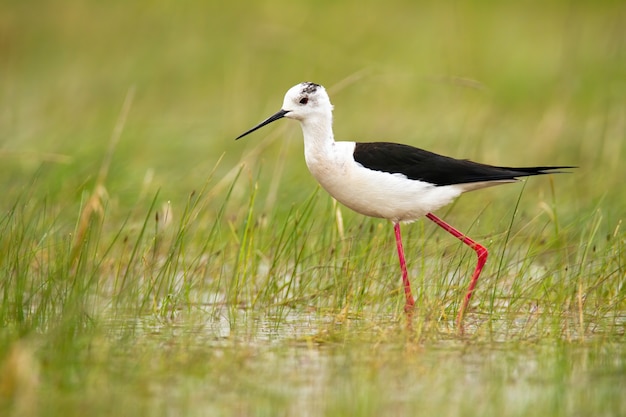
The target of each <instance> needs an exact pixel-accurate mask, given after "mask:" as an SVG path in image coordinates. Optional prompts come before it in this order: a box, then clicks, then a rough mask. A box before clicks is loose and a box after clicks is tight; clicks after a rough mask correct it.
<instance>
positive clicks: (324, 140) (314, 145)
mask: <svg viewBox="0 0 626 417" xmlns="http://www.w3.org/2000/svg"><path fill="white" fill-rule="evenodd" d="M300 125H301V126H302V134H303V135H304V154H305V156H306V157H307V159H308V158H309V157H313V158H315V156H316V155H319V154H325V153H327V152H329V151H330V150H331V149H332V146H333V144H334V143H335V138H334V136H333V121H332V115H322V116H319V117H309V118H307V119H306V120H302V121H301V122H300Z"/></svg>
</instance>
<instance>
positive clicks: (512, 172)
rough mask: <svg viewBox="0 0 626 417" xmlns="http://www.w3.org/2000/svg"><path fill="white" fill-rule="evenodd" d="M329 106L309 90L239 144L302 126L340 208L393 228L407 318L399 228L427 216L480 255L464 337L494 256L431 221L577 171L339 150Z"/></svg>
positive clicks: (371, 146)
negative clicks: (485, 195) (445, 211)
mask: <svg viewBox="0 0 626 417" xmlns="http://www.w3.org/2000/svg"><path fill="white" fill-rule="evenodd" d="M332 110H333V106H332V104H331V103H330V98H329V97H328V94H327V93H326V90H325V89H324V87H322V86H321V85H319V84H315V83H311V82H304V83H301V84H298V85H296V86H294V87H292V88H290V89H289V91H287V94H286V95H285V98H284V101H283V105H282V108H281V110H280V111H278V112H277V113H276V114H274V115H273V116H270V117H269V118H268V119H266V120H264V121H263V122H261V123H259V124H258V125H257V126H255V127H253V128H252V129H250V130H248V131H247V132H245V133H243V134H241V135H240V136H238V137H237V139H240V138H242V137H244V136H246V135H248V134H250V133H252V132H254V131H255V130H257V129H260V128H261V127H263V126H265V125H267V124H269V123H272V122H274V121H276V120H278V119H281V118H283V117H286V118H288V119H295V120H297V121H299V122H300V125H301V126H302V133H303V134H304V158H305V160H306V165H307V167H308V168H309V171H310V172H311V174H313V176H314V177H315V179H316V180H317V181H318V182H319V183H320V184H321V186H322V187H323V188H324V189H325V190H326V191H327V192H328V193H329V194H330V195H331V196H333V197H334V198H335V199H336V200H337V201H339V202H340V203H342V204H344V205H345V206H347V207H349V208H351V209H352V210H354V211H356V212H357V213H361V214H364V215H366V216H371V217H379V218H383V219H389V220H391V222H393V225H394V231H395V237H396V246H397V249H398V257H399V258H400V268H401V271H402V283H403V287H404V294H405V298H406V302H405V306H404V310H405V311H406V312H407V314H409V315H410V314H411V312H412V311H413V308H414V305H415V300H414V299H413V295H412V293H411V284H410V282H409V278H408V273H407V268H406V261H405V257H404V249H403V247H402V238H401V235H400V222H409V221H413V220H416V219H418V218H420V217H422V216H426V217H427V218H428V219H430V220H432V221H433V222H435V223H436V224H437V225H438V226H440V227H442V228H443V229H445V230H446V231H447V232H449V233H451V234H452V235H453V236H455V237H456V238H458V239H460V240H461V241H462V242H463V243H465V244H466V245H467V246H469V247H470V248H472V249H473V250H474V251H476V255H477V256H478V262H477V264H476V268H475V270H474V274H473V275H472V278H471V280H470V284H469V288H468V290H467V293H466V294H465V298H464V299H463V302H462V303H461V306H460V308H459V312H458V315H457V325H458V326H459V328H460V329H461V330H462V320H463V315H464V313H465V310H466V308H467V306H468V304H469V301H470V298H471V297H472V293H473V291H474V288H475V287H476V283H477V282H478V277H479V276H480V272H481V271H482V269H483V266H484V265H485V262H486V261H487V255H488V252H487V249H486V248H485V247H484V246H482V245H481V244H479V243H477V242H475V241H473V240H472V239H470V238H469V237H467V236H465V235H464V234H463V233H461V232H459V231H458V230H456V229H455V228H454V227H452V226H450V225H449V224H447V223H445V222H444V221H443V220H441V219H440V218H438V217H437V216H435V215H434V214H432V212H433V211H435V210H437V209H439V208H441V207H443V206H445V205H446V204H449V203H450V202H452V201H453V200H454V199H455V198H456V197H458V196H459V195H461V194H462V193H464V192H466V191H473V190H477V189H480V188H485V187H490V186H492V185H498V184H503V183H508V182H514V181H516V180H517V178H519V177H527V176H531V175H542V174H550V173H558V172H559V171H555V170H558V169H564V168H574V167H570V166H541V167H527V168H511V167H499V166H491V165H486V164H481V163H477V162H472V161H468V160H462V159H455V158H450V157H447V156H442V155H438V154H435V153H432V152H428V151H425V150H423V149H418V148H415V147H412V146H409V145H402V144H398V143H390V142H335V138H334V136H333V129H332V121H333V116H332Z"/></svg>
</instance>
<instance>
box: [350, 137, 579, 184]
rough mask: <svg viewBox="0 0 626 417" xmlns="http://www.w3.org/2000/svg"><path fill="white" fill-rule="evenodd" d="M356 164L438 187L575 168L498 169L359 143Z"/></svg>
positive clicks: (381, 144)
mask: <svg viewBox="0 0 626 417" xmlns="http://www.w3.org/2000/svg"><path fill="white" fill-rule="evenodd" d="M354 160H355V161H356V162H358V163H359V164H361V165H363V166H364V167H366V168H369V169H372V170H375V171H383V172H389V173H394V174H395V173H398V174H404V175H406V176H407V177H408V178H409V179H412V180H420V181H425V182H428V183H431V184H435V185H439V186H442V185H452V184H466V183H472V182H482V181H498V180H513V179H516V178H518V177H527V176H531V175H543V174H556V173H559V172H562V171H555V170H559V169H567V168H575V167H573V166H541V167H523V168H512V167H499V166H492V165H486V164H481V163H478V162H472V161H469V160H467V159H455V158H450V157H448V156H443V155H438V154H436V153H433V152H429V151H425V150H423V149H419V148H415V147H413V146H409V145H403V144H399V143H390V142H357V143H356V147H355V148H354Z"/></svg>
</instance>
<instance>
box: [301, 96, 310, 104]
mask: <svg viewBox="0 0 626 417" xmlns="http://www.w3.org/2000/svg"><path fill="white" fill-rule="evenodd" d="M308 102H309V98H308V97H302V98H301V99H300V104H306V103H308Z"/></svg>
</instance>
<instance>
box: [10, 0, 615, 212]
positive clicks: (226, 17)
mask: <svg viewBox="0 0 626 417" xmlns="http://www.w3.org/2000/svg"><path fill="white" fill-rule="evenodd" d="M624 10H625V7H624V4H623V2H619V1H614V2H610V1H596V2H594V1H588V2H583V1H551V2H543V1H527V2H495V1H466V2H461V1H455V2H438V1H422V2H414V1H402V0H390V1H387V2H384V3H382V2H376V1H343V2H335V1H316V2H293V1H258V2H240V1H230V2H217V1H210V2H201V1H183V2H168V1H154V2H137V1H135V2H128V1H108V2H96V1H73V0H68V1H62V2H57V1H4V2H2V4H1V5H0V162H1V167H0V187H1V189H2V190H3V194H4V195H5V199H4V201H3V202H2V203H1V204H2V205H3V206H5V207H6V206H7V205H10V204H11V200H12V199H11V198H10V197H11V196H13V195H18V194H19V193H20V190H23V187H26V186H27V184H31V181H32V179H33V177H34V176H37V178H38V180H37V182H36V183H37V184H38V185H37V188H36V190H37V192H36V193H35V194H38V195H41V193H45V195H46V196H47V197H48V198H49V199H51V201H55V200H57V199H59V198H61V199H62V200H63V201H64V202H65V203H66V204H67V203H71V202H72V201H74V202H78V201H79V200H80V195H81V191H82V190H84V189H85V188H90V187H92V186H93V182H94V181H95V177H96V175H97V172H98V167H99V166H100V163H101V160H102V158H103V155H104V153H105V151H106V149H107V147H108V143H109V138H110V136H111V132H112V130H113V128H114V125H115V122H116V119H117V118H118V115H119V113H120V109H121V107H122V103H123V101H124V97H125V96H126V94H127V92H128V91H129V89H130V88H131V87H134V88H135V92H136V93H135V97H134V100H133V102H132V107H131V109H130V112H129V113H128V118H127V122H126V125H125V127H124V131H123V134H122V137H121V139H120V141H119V144H118V146H117V148H116V150H115V154H114V157H113V162H112V166H111V170H110V173H109V178H108V179H107V190H108V192H109V194H110V195H111V196H113V197H114V198H115V199H116V200H118V201H119V202H120V204H122V207H124V206H126V205H130V204H133V203H134V202H135V200H136V195H137V193H138V190H147V191H149V192H154V191H155V190H156V189H160V190H161V198H162V199H164V200H173V201H176V200H177V199H179V198H183V197H186V196H187V195H188V194H189V193H190V192H191V191H192V190H194V189H197V188H199V187H201V185H202V184H203V182H204V181H205V179H206V178H207V177H208V176H209V174H210V172H211V171H212V170H213V169H214V167H215V164H216V163H217V161H218V159H219V158H220V156H222V155H224V159H223V160H222V161H221V163H220V165H219V167H218V168H217V178H219V177H220V176H221V175H225V174H226V173H227V172H229V171H230V170H231V169H232V168H233V167H234V166H236V165H237V164H238V163H239V162H240V161H241V160H242V158H244V160H246V161H247V167H248V168H249V172H250V173H251V175H253V176H256V172H257V169H258V166H261V167H262V174H260V176H259V178H260V179H261V195H263V194H264V193H265V192H266V191H267V187H269V183H271V182H274V186H277V187H278V198H279V199H281V201H282V200H283V199H287V200H286V201H288V202H289V203H292V202H294V201H299V200H301V199H302V198H303V197H304V196H305V195H308V193H309V192H310V191H311V190H312V189H313V187H315V183H314V181H313V179H312V178H309V176H308V173H307V172H306V167H305V166H304V163H303V159H302V145H301V136H300V132H299V128H298V127H297V125H296V124H295V123H288V122H283V123H284V124H288V125H289V127H283V128H284V129H286V130H285V131H284V132H282V133H281V135H280V138H279V139H280V140H268V141H265V142H263V146H264V147H266V148H264V149H263V150H261V151H260V152H259V153H258V154H254V153H253V155H254V156H253V157H252V158H247V159H246V157H245V155H246V154H247V152H250V151H251V150H253V149H254V148H255V147H256V146H259V144H260V143H261V142H262V141H263V138H264V137H265V136H266V135H270V134H271V133H272V130H271V129H272V128H266V129H264V130H263V131H261V132H262V133H258V134H256V135H255V136H253V137H248V138H246V139H245V140H242V141H240V142H234V140H233V138H234V137H236V136H237V135H238V134H239V133H241V132H243V131H244V130H245V129H247V128H249V127H251V126H252V125H253V124H255V123H257V122H258V121H260V120H262V119H263V118H265V117H266V116H268V115H269V114H272V113H273V112H274V111H276V110H277V109H278V108H279V106H280V104H281V103H282V97H283V94H284V92H285V91H286V90H287V89H288V88H289V87H291V86H292V85H294V84H296V83H298V82H301V81H305V80H310V81H315V82H318V83H321V84H324V85H325V86H326V87H327V88H328V89H329V90H330V93H331V99H332V101H333V103H334V104H335V109H336V111H335V121H336V123H335V133H336V138H337V139H338V140H361V141H375V140H391V141H397V142H405V143H409V144H412V145H414V146H419V147H423V148H426V149H429V150H432V151H435V152H439V153H443V154H447V155H451V156H455V157H459V158H470V159H476V160H480V161H483V162H486V163H492V164H500V165H541V164H572V165H579V166H580V167H581V168H580V169H579V170H578V171H576V173H575V174H573V175H572V176H570V177H569V178H567V179H562V178H559V180H558V182H559V186H560V187H561V188H562V190H563V191H562V192H561V193H562V194H566V195H568V197H567V198H566V200H565V201H564V204H566V205H574V206H576V207H575V208H576V209H581V208H582V209H585V208H591V207H594V206H595V205H597V204H598V203H599V202H600V201H602V204H603V205H604V206H605V208H606V210H608V211H609V212H612V211H615V210H619V211H620V213H623V197H622V195H623V193H622V192H619V191H618V190H621V189H622V188H623V186H622V184H623V179H624V178H625V175H626V172H625V171H626V169H625V168H624V164H623V163H621V161H622V160H623V159H624V158H625V157H626V155H625V153H626V151H625V150H624V146H623V142H624V130H625V124H626V122H625V115H624V113H625V109H626V105H625V104H624V102H625V100H624V97H626V81H625V80H626V77H625V74H626V65H625V53H624V39H626V34H625V32H626V29H625V26H624V24H623V22H624V21H625V16H626V15H625V13H624ZM273 129H276V127H274V128H273ZM285 138H286V139H287V140H286V141H285V140H283V139H285ZM277 163H279V165H280V166H281V170H283V169H284V170H283V171H281V172H286V173H287V174H286V175H285V176H284V177H282V176H281V177H280V178H279V177H277V176H276V175H277V174H276V172H275V171H274V166H275V165H276V164H277ZM246 172H248V171H246ZM273 173H274V174H273ZM150 179H151V180H150ZM148 180H150V181H148ZM276 181H280V183H278V184H277V183H276ZM544 184H545V183H544ZM242 186H244V187H249V184H247V183H246V184H242ZM39 187H41V188H39ZM543 188H544V189H545V188H546V186H545V185H544V186H543ZM498 192H500V193H501V192H504V193H505V194H506V193H507V192H510V193H512V194H511V195H515V193H516V191H515V190H513V191H498ZM486 193H487V194H483V197H476V198H482V199H485V198H488V199H491V196H492V194H490V193H491V191H486ZM471 198H473V197H470V199H471ZM507 199H510V197H505V201H506V200H507Z"/></svg>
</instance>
